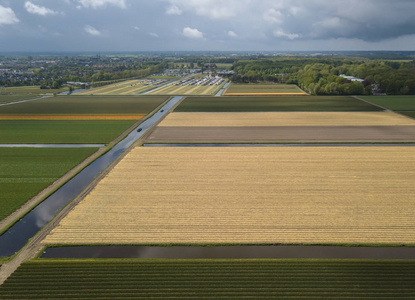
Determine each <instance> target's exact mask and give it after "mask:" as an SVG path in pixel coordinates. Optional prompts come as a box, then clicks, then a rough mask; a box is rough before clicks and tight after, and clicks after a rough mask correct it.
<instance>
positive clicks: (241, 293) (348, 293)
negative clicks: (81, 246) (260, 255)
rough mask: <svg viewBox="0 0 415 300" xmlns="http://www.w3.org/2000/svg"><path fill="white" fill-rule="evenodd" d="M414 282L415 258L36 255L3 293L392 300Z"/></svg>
mask: <svg viewBox="0 0 415 300" xmlns="http://www.w3.org/2000/svg"><path fill="white" fill-rule="evenodd" d="M414 280H415V261H413V260H409V261H408V260H402V261H390V260H294V259H289V260H268V259H267V260H216V259H214V260H195V259H189V260H129V259H126V260H119V259H118V260H117V259H96V260H34V261H30V262H27V263H24V264H23V265H22V266H21V267H20V268H19V269H18V270H17V271H16V272H15V273H14V274H13V275H12V276H11V277H10V278H9V279H8V280H7V281H6V282H5V283H4V284H3V285H2V286H1V287H0V298H1V299H16V298H17V299H22V298H24V299H27V298H30V299H34V298H85V297H88V298H101V297H103V298H111V297H113V298H122V297H125V298H140V297H144V298H150V297H159V298H162V297H170V298H171V297H179V298H186V297H192V298H221V297H226V298H237V297H251V298H265V297H273V298H284V297H293V298H300V297H301V298H302V297H309V298H322V297H327V298H336V299H342V298H349V297H357V298H369V299H396V298H399V297H413V296H415V285H413V282H414Z"/></svg>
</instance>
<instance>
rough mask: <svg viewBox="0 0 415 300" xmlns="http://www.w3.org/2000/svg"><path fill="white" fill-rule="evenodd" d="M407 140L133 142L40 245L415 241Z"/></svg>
mask: <svg viewBox="0 0 415 300" xmlns="http://www.w3.org/2000/svg"><path fill="white" fill-rule="evenodd" d="M414 169H415V148H414V147H401V146H396V147H295V148H292V147H288V148H287V147H271V148H269V147H253V148H252V147H249V148H245V147H236V148H235V147H231V148H215V147H209V148H197V147H196V148H186V147H185V148H175V147H160V148H153V147H150V148H148V147H137V148H134V149H133V150H132V151H131V152H130V153H129V154H128V155H127V156H126V157H125V158H124V159H123V160H122V161H121V162H120V163H119V164H118V165H117V166H115V168H114V169H113V170H112V171H111V172H110V173H109V175H107V177H105V178H104V179H103V180H102V181H101V182H100V183H99V184H98V185H97V186H96V187H95V189H94V190H93V191H91V193H90V194H88V195H87V196H86V198H85V199H84V200H83V201H81V202H80V204H78V205H77V206H76V207H75V208H74V209H73V210H72V211H71V212H70V213H69V214H68V216H67V217H65V218H64V219H63V220H62V221H61V223H60V224H59V225H58V226H57V227H56V228H55V229H54V230H53V231H52V232H51V234H50V235H48V236H47V237H46V238H45V240H44V241H43V243H44V244H168V243H173V244H187V243H195V244H212V243H213V244H215V243H236V244H238V243H246V244H249V243H253V244H258V243H259V244H278V243H282V244H302V243H306V244H307V243H310V244H399V245H400V244H406V245H409V244H415V223H414V222H413V215H414V213H415V211H414V206H413V203H414V192H415V186H414V184H413V182H414V180H415V175H414V172H413V170H414Z"/></svg>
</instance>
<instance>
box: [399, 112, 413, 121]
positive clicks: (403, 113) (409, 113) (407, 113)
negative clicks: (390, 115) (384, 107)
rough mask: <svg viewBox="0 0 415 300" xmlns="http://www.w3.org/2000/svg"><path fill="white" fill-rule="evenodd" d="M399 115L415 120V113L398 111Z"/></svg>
mask: <svg viewBox="0 0 415 300" xmlns="http://www.w3.org/2000/svg"><path fill="white" fill-rule="evenodd" d="M399 113H400V114H402V115H405V116H408V117H410V118H414V119H415V111H406V112H404V111H399Z"/></svg>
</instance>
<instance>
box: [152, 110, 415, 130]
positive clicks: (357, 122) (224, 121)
mask: <svg viewBox="0 0 415 300" xmlns="http://www.w3.org/2000/svg"><path fill="white" fill-rule="evenodd" d="M378 125H379V126H404V125H412V126H415V120H413V119H411V118H408V117H405V116H402V115H399V114H396V113H393V112H383V111H382V112H289V113H286V112H263V113H179V112H178V113H171V114H169V115H168V116H167V117H166V118H165V119H164V120H163V122H161V124H160V125H159V126H203V127H207V126H378Z"/></svg>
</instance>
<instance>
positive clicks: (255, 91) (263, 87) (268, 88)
mask: <svg viewBox="0 0 415 300" xmlns="http://www.w3.org/2000/svg"><path fill="white" fill-rule="evenodd" d="M225 95H226V96H278V95H281V96H287V95H293V96H298V95H306V93H304V92H303V91H302V90H300V89H299V88H298V86H296V85H294V84H278V83H274V84H235V83H232V84H231V85H230V86H229V88H228V89H227V90H226V92H225Z"/></svg>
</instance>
